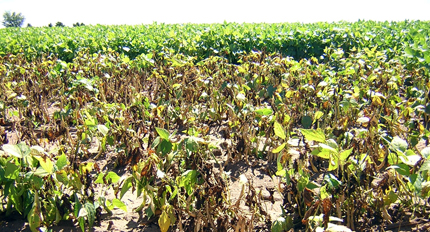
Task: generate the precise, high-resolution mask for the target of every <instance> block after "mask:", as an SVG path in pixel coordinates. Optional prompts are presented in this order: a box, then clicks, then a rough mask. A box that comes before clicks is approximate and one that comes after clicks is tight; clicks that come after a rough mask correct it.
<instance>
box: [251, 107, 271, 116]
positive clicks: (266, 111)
mask: <svg viewBox="0 0 430 232" xmlns="http://www.w3.org/2000/svg"><path fill="white" fill-rule="evenodd" d="M255 113H257V114H258V115H261V116H269V115H271V114H272V113H273V111H272V109H271V108H264V109H258V110H256V111H255Z"/></svg>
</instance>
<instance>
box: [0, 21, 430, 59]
mask: <svg viewBox="0 0 430 232" xmlns="http://www.w3.org/2000/svg"><path fill="white" fill-rule="evenodd" d="M428 34H429V26H428V22H421V21H402V22H374V21H358V22H355V23H349V22H338V23H312V24H302V23H279V24H266V23H260V24H246V23H245V24H237V23H224V24H158V23H154V24H150V25H139V26H126V25H120V26H104V25H96V26H83V27H73V28H69V27H53V28H51V27H43V28H5V29H1V30H0V55H6V54H18V53H24V54H25V55H26V56H27V57H38V56H40V55H41V54H52V55H55V56H58V58H59V59H61V60H64V61H71V60H72V59H73V58H74V57H76V55H77V53H78V52H79V51H82V50H84V51H88V52H89V53H91V54H92V53H107V52H109V51H116V52H119V53H120V54H124V55H126V56H128V57H129V58H130V59H134V58H136V57H137V56H140V55H142V54H144V55H145V54H146V55H147V54H151V53H153V52H168V53H175V54H178V53H182V54H184V55H186V56H192V57H195V58H197V60H198V61H199V60H202V59H205V58H208V57H209V56H212V55H217V56H222V57H225V58H227V59H228V60H229V61H230V62H237V61H238V59H239V56H240V55H243V54H244V53H248V52H250V51H266V52H268V53H272V52H276V53H279V54H282V55H283V56H291V57H294V58H295V59H296V60H300V59H302V58H310V57H317V58H318V57H320V56H321V55H323V54H324V48H326V47H333V48H342V49H343V51H344V52H345V53H347V54H348V53H349V52H350V51H351V49H363V48H373V47H377V49H378V50H380V51H385V53H386V55H387V59H391V58H393V57H395V56H398V55H403V54H406V55H408V56H413V57H418V58H420V59H421V61H424V60H426V61H427V62H428V61H430V55H429V54H428V52H427V49H428V42H427V41H429V40H428Z"/></svg>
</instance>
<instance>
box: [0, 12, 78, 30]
mask: <svg viewBox="0 0 430 232" xmlns="http://www.w3.org/2000/svg"><path fill="white" fill-rule="evenodd" d="M24 21H25V17H24V15H22V14H21V13H16V12H12V13H11V12H9V11H6V12H4V14H3V22H2V23H3V26H4V27H22V25H23V24H24ZM53 26H54V25H53V24H52V23H50V24H48V27H53ZM55 26H56V27H65V26H66V25H64V24H63V23H62V22H57V23H56V24H55ZM80 26H85V24H84V23H79V22H77V23H74V24H73V27H80ZM27 27H32V25H31V24H30V23H28V24H27Z"/></svg>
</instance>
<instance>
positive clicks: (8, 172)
mask: <svg viewBox="0 0 430 232" xmlns="http://www.w3.org/2000/svg"><path fill="white" fill-rule="evenodd" d="M18 175H19V167H18V166H16V165H15V164H13V163H7V164H6V167H5V173H4V176H5V177H6V178H8V179H12V180H14V179H16V178H17V177H18Z"/></svg>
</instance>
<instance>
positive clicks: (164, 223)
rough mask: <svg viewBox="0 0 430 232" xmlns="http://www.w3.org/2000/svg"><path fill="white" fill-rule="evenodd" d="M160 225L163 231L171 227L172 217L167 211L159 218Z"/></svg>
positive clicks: (165, 231)
mask: <svg viewBox="0 0 430 232" xmlns="http://www.w3.org/2000/svg"><path fill="white" fill-rule="evenodd" d="M158 226H160V230H161V232H167V230H168V229H169V227H170V218H169V215H168V214H167V212H166V211H163V213H161V216H160V218H159V219H158Z"/></svg>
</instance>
